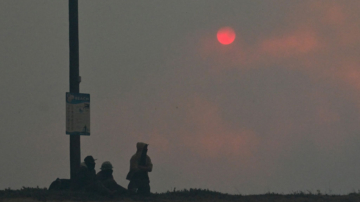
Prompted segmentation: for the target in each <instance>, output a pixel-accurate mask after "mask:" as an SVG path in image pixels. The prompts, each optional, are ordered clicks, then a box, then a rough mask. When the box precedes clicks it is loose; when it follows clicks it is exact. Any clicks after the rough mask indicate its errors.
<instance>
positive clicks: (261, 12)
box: [0, 0, 360, 194]
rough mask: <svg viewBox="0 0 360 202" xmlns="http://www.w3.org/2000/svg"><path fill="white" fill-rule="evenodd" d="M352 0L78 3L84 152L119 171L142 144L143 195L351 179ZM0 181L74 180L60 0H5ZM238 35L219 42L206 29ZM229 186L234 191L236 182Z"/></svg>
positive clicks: (121, 179) (355, 122)
mask: <svg viewBox="0 0 360 202" xmlns="http://www.w3.org/2000/svg"><path fill="white" fill-rule="evenodd" d="M359 10H360V3H359V2H358V1H356V0H346V1H335V0H316V1H310V0H302V1H298V0H292V1H289V0H267V1H260V0H245V1H227V0H221V1H215V0H197V1H175V0H153V1H118V0H108V1H95V0H80V1H79V37H80V75H81V77H82V82H81V84H80V92H82V93H90V94H91V136H89V137H82V138H81V155H82V159H83V158H84V157H85V156H87V155H93V156H94V157H95V158H97V159H98V160H97V165H96V170H97V171H99V167H100V165H101V163H102V162H104V161H111V162H112V164H113V166H114V177H115V180H116V181H117V182H118V183H119V184H121V185H122V186H127V183H128V182H127V181H126V180H125V176H126V173H127V171H128V169H129V160H130V157H131V155H132V154H133V153H134V152H135V145H136V142H138V141H143V142H147V143H149V144H150V146H149V152H148V154H149V156H150V157H151V159H152V161H153V164H154V169H153V172H152V173H151V174H150V180H151V188H152V191H153V192H165V191H167V190H170V189H173V188H174V187H176V189H178V190H179V189H184V188H187V189H188V188H203V189H211V190H216V191H220V192H226V193H231V194H234V193H238V191H239V192H240V193H242V194H260V193H265V192H268V191H271V192H279V193H289V192H294V191H306V190H310V191H313V192H316V190H321V191H322V192H327V193H349V192H351V191H354V190H358V189H359V188H360V183H359V182H360V173H359V170H360V162H359V157H360V136H359V131H360V125H359V121H360V116H359V109H360V93H359V90H360V67H359V64H360V59H359V54H360V26H359V24H360V16H359V12H358V11H359ZM0 16H1V17H0V44H1V45H0V86H1V88H0V93H1V94H2V98H1V99H0V111H1V115H0V120H1V121H0V128H1V141H0V159H1V160H2V163H1V164H0V170H1V175H0V189H4V188H8V187H11V188H13V189H18V188H21V187H22V186H26V187H28V186H30V187H34V186H40V187H48V186H49V184H50V182H51V181H52V180H54V179H56V178H57V177H60V178H69V176H70V168H69V167H70V166H69V136H68V135H66V134H65V92H68V91H69V42H68V1H65V0H52V1H46V0H32V1H28V0H15V1H14V0H2V1H0ZM224 26H230V27H232V28H233V29H234V30H235V32H236V35H237V37H236V39H235V41H234V43H233V44H231V45H228V46H224V45H221V44H220V43H219V42H218V41H217V39H216V32H217V31H218V30H219V29H220V28H221V27H224ZM237 190H238V191H237Z"/></svg>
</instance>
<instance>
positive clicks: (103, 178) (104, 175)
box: [96, 161, 127, 194]
mask: <svg viewBox="0 0 360 202" xmlns="http://www.w3.org/2000/svg"><path fill="white" fill-rule="evenodd" d="M100 169H101V171H100V172H98V173H97V174H96V178H97V180H98V181H99V182H101V183H102V184H103V185H104V186H105V187H106V188H108V189H109V190H110V191H114V192H116V193H118V194H125V193H127V190H126V189H125V188H124V187H122V186H120V185H119V184H118V183H116V181H115V180H114V177H113V175H112V174H113V166H112V164H111V163H110V162H109V161H105V162H104V163H103V164H102V165H101V168H100Z"/></svg>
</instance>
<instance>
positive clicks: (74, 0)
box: [69, 0, 81, 180]
mask: <svg viewBox="0 0 360 202" xmlns="http://www.w3.org/2000/svg"><path fill="white" fill-rule="evenodd" d="M69 45H70V75H69V76H70V77H69V78H70V93H79V91H80V90H79V89H80V87H79V85H80V76H79V23H78V0H69ZM80 163H81V156H80V135H70V179H71V180H73V179H75V175H76V173H77V171H78V170H79V167H80Z"/></svg>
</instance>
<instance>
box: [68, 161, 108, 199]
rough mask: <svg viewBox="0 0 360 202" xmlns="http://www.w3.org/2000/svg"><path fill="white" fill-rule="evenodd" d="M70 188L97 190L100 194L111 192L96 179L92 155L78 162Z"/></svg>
mask: <svg viewBox="0 0 360 202" xmlns="http://www.w3.org/2000/svg"><path fill="white" fill-rule="evenodd" d="M72 190H75V191H88V192H97V193H99V194H102V195H111V194H113V193H112V192H111V191H110V190H109V189H107V188H106V187H105V186H104V185H103V184H101V183H100V182H99V181H98V180H97V178H96V171H95V159H94V158H93V157H92V156H87V157H85V159H84V162H83V163H81V164H80V169H79V172H78V173H77V175H76V178H75V180H74V182H73V187H72Z"/></svg>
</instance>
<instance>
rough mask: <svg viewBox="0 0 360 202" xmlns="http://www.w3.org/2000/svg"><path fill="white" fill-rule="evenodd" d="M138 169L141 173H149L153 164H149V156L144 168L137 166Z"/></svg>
mask: <svg viewBox="0 0 360 202" xmlns="http://www.w3.org/2000/svg"><path fill="white" fill-rule="evenodd" d="M139 168H140V169H141V170H143V171H147V172H151V171H152V168H153V164H152V163H151V159H150V157H149V156H146V166H139Z"/></svg>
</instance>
